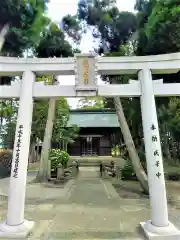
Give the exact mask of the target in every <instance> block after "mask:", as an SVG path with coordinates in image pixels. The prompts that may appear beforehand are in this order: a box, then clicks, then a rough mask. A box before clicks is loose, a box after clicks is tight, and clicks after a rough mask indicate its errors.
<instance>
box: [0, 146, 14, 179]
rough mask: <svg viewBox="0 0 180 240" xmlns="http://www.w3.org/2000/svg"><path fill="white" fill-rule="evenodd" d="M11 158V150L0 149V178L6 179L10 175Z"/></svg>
mask: <svg viewBox="0 0 180 240" xmlns="http://www.w3.org/2000/svg"><path fill="white" fill-rule="evenodd" d="M12 156H13V152H12V150H10V149H0V177H8V176H9V175H10V173H11V164H12Z"/></svg>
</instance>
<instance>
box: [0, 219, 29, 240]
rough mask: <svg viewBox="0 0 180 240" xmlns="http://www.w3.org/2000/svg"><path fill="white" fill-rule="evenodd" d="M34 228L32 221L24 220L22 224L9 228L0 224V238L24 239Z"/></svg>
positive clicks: (5, 224)
mask: <svg viewBox="0 0 180 240" xmlns="http://www.w3.org/2000/svg"><path fill="white" fill-rule="evenodd" d="M33 227H34V222H33V221H28V220H24V222H23V223H22V224H20V225H17V226H10V225H8V224H7V223H6V221H5V222H4V223H1V224H0V238H6V239H9V238H15V239H21V238H26V237H27V236H28V235H29V233H30V232H31V231H32V229H33Z"/></svg>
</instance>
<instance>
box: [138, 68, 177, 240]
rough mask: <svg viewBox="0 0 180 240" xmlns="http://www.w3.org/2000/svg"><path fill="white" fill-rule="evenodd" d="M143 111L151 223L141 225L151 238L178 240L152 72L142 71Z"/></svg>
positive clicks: (140, 77)
mask: <svg viewBox="0 0 180 240" xmlns="http://www.w3.org/2000/svg"><path fill="white" fill-rule="evenodd" d="M139 80H140V82H141V92H142V95H141V110H142V122H143V132H144V142H145V152H146V162H147V171H148V183H149V195H150V204H151V220H149V221H147V222H145V223H140V224H141V226H142V228H143V230H144V232H145V235H146V236H147V237H148V239H158V240H160V239H162V240H167V239H168V240H177V239H180V231H179V230H177V229H176V228H175V227H174V225H173V224H172V223H170V222H169V220H168V208H167V197H166V187H165V180H164V170H163V160H162V152H161V143H160V136H159V127H158V120H157V113H156V104H155V98H154V92H153V82H152V74H151V71H150V70H149V69H143V70H141V71H140V72H139Z"/></svg>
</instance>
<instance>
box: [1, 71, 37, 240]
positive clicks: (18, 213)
mask: <svg viewBox="0 0 180 240" xmlns="http://www.w3.org/2000/svg"><path fill="white" fill-rule="evenodd" d="M34 80H35V75H34V73H32V72H31V71H26V72H24V74H23V77H22V82H21V92H20V102H19V110H18V119H17V124H16V135H15V141H14V150H13V160H12V168H11V177H10V184H9V197H8V213H7V220H6V221H4V222H3V223H2V224H0V237H3V238H8V239H9V238H18V239H20V238H24V237H26V236H27V235H28V234H29V232H30V231H31V229H32V228H33V226H34V222H31V221H27V220H25V219H24V206H25V191H26V177H27V166H28V155H29V143H30V136H31V123H32V112H33V84H34Z"/></svg>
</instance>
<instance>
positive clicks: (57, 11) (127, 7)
mask: <svg viewBox="0 0 180 240" xmlns="http://www.w3.org/2000/svg"><path fill="white" fill-rule="evenodd" d="M135 1H136V0H117V6H118V8H119V10H120V11H131V12H133V11H134V4H135ZM77 3H78V0H51V1H50V3H49V6H48V7H49V12H48V13H49V17H51V19H52V20H53V21H55V22H60V21H61V19H62V17H63V16H65V15H67V14H71V15H74V14H76V12H77ZM93 45H94V43H93V39H92V37H91V34H90V33H87V34H86V36H85V37H84V38H83V39H82V42H81V46H80V48H81V51H82V52H83V53H87V52H89V51H90V50H92V49H93ZM59 81H60V84H62V85H74V84H75V80H74V76H65V77H59ZM77 101H78V99H68V102H69V105H70V106H71V107H72V108H75V107H76V105H77Z"/></svg>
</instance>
